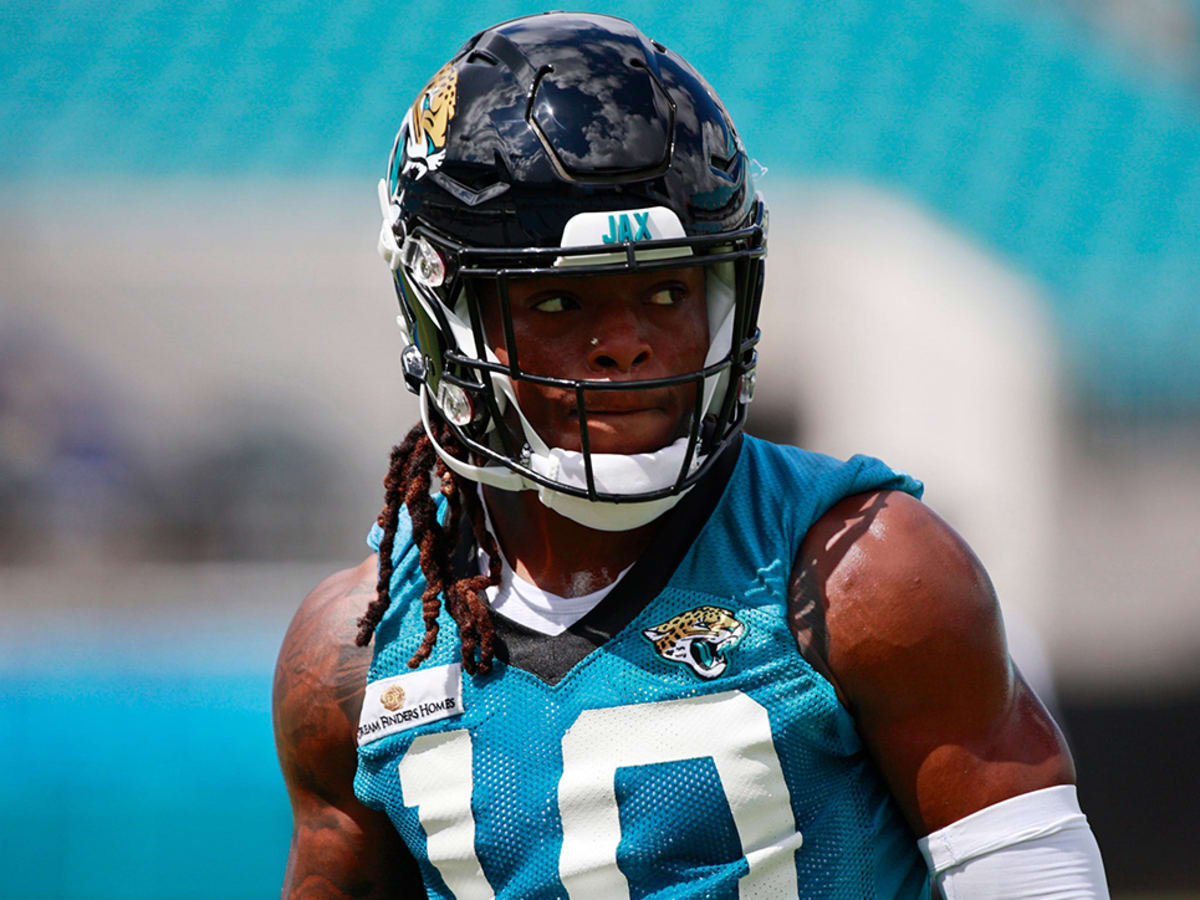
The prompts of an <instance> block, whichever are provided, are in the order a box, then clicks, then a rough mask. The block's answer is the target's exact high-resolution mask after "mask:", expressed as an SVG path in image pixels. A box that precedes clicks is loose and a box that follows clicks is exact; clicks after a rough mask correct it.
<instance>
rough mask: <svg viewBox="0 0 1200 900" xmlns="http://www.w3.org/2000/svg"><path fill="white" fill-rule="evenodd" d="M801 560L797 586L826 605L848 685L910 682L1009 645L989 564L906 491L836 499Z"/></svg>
mask: <svg viewBox="0 0 1200 900" xmlns="http://www.w3.org/2000/svg"><path fill="white" fill-rule="evenodd" d="M796 570H797V571H796V573H795V577H794V579H793V588H794V590H796V589H797V588H799V590H800V591H803V592H804V593H806V594H807V600H808V603H807V605H806V606H807V608H810V609H811V608H813V607H817V608H819V609H820V611H821V613H822V615H823V620H824V621H823V627H824V629H825V633H826V641H827V644H826V646H827V650H828V654H829V657H828V664H829V666H830V668H831V669H832V671H833V672H834V673H836V674H837V676H838V679H839V681H840V682H841V684H842V686H843V687H850V685H848V684H847V682H848V681H863V680H866V681H867V682H870V683H876V684H877V683H880V682H881V681H883V680H886V681H887V682H889V683H893V682H894V681H895V680H896V678H897V677H899V678H901V679H902V680H904V681H906V682H907V683H913V682H914V681H918V680H925V679H927V678H928V677H930V675H931V673H932V674H936V673H938V672H940V673H941V674H948V673H949V674H952V673H953V672H954V671H955V669H956V667H964V666H967V665H968V664H969V662H970V660H972V659H975V660H982V659H984V658H991V657H993V656H997V654H1000V653H1002V651H1003V646H1004V640H1003V630H1002V624H1001V620H1000V614H999V606H998V603H997V601H996V595H995V592H994V590H993V589H992V585H991V581H990V580H989V579H988V576H987V572H986V571H985V570H984V568H983V565H982V564H981V563H980V562H979V559H978V558H977V557H976V556H975V554H974V553H973V552H972V550H971V548H970V547H969V546H968V545H967V543H966V541H964V540H963V539H962V538H961V537H960V536H959V535H958V534H957V533H956V532H955V531H954V529H953V528H951V527H950V525H949V524H947V523H946V522H945V521H944V520H943V519H942V518H941V517H940V516H938V515H937V514H936V513H935V512H934V511H933V510H931V509H930V508H929V507H928V506H926V505H925V504H924V503H922V502H921V501H920V500H918V499H916V498H915V497H913V496H912V495H911V494H909V493H906V492H904V491H899V490H887V489H884V490H875V491H867V492H863V493H859V494H853V495H850V496H847V497H845V498H843V499H842V500H840V501H838V502H837V503H835V504H834V505H833V506H832V507H831V508H830V509H829V510H828V511H827V512H826V513H825V514H824V515H823V516H821V518H820V519H818V520H817V522H816V523H815V524H814V525H813V527H812V528H811V529H810V530H809V533H808V534H807V535H806V536H805V539H804V542H803V544H802V546H801V550H800V554H799V557H798V559H797V560H796ZM801 606H805V604H803V603H802V604H801ZM851 691H852V688H851Z"/></svg>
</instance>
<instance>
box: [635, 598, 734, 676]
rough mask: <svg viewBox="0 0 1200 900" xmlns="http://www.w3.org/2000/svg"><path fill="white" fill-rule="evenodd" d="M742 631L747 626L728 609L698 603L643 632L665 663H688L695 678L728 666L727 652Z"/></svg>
mask: <svg viewBox="0 0 1200 900" xmlns="http://www.w3.org/2000/svg"><path fill="white" fill-rule="evenodd" d="M745 633H746V626H745V625H744V624H742V623H741V622H739V621H738V620H737V619H736V618H734V615H733V613H732V612H730V611H729V610H727V609H722V608H721V607H719V606H697V607H696V608H695V609H689V610H688V611H687V612H684V613H680V614H679V615H677V616H674V617H672V618H670V619H668V620H667V621H665V622H663V623H662V624H661V625H655V626H654V627H653V628H647V629H645V630H644V631H643V632H642V635H643V636H644V637H645V638H646V640H648V641H649V642H650V643H651V644H652V645H653V646H654V649H655V650H656V651H658V655H659V656H661V657H662V658H663V659H665V660H666V661H667V662H673V663H679V664H680V665H682V666H687V667H688V668H689V669H691V670H692V672H693V673H694V674H695V675H696V676H697V677H698V678H703V679H705V680H710V679H713V678H716V677H717V676H718V675H720V674H721V673H722V672H724V671H725V669H726V668H727V667H728V665H729V660H728V659H726V655H727V654H728V653H729V651H731V650H732V649H733V648H734V647H736V646H737V644H738V641H740V640H741V639H742V635H744V634H745Z"/></svg>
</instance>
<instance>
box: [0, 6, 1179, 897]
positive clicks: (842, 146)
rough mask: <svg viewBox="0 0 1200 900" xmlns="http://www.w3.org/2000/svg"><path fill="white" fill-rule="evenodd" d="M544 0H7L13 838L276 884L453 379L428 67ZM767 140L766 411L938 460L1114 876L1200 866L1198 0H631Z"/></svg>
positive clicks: (98, 889)
mask: <svg viewBox="0 0 1200 900" xmlns="http://www.w3.org/2000/svg"><path fill="white" fill-rule="evenodd" d="M531 11H536V8H533V7H529V6H526V5H521V4H517V3H513V2H488V3H479V4H474V5H466V4H450V3H427V4H422V5H416V4H411V5H403V6H397V5H389V4H383V3H379V2H371V0H348V2H341V3H336V4H333V3H330V4H319V3H311V2H302V0H293V2H278V3H267V4H247V3H235V2H232V0H199V2H196V3H192V4H188V5H179V4H169V3H163V2H158V0H155V2H147V0H141V2H137V0H125V2H121V3H114V2H111V0H101V2H82V0H63V2H57V3H56V2H45V3H39V4H33V3H19V2H4V3H2V4H0V12H2V14H0V42H2V44H0V46H2V49H3V52H2V54H0V72H2V75H3V79H2V81H0V122H2V123H3V127H2V128H0V271H3V273H4V274H3V280H2V282H0V284H2V289H0V298H2V306H0V567H2V571H0V809H2V810H3V811H4V815H3V817H2V820H0V859H3V860H4V873H5V887H4V889H3V890H0V893H3V894H4V895H5V896H10V897H13V898H85V897H86V898H110V897H111V898H192V897H197V898H198V897H206V898H208V897H224V898H241V897H246V898H250V897H264V896H270V895H273V894H274V893H276V892H277V891H278V885H279V882H280V879H281V877H282V871H283V864H284V857H285V855H286V852H287V843H288V832H289V821H290V819H289V814H288V808H287V802H286V797H285V794H284V790H283V785H282V781H281V779H280V777H279V774H278V770H277V767H276V763H275V758H274V751H273V746H272V739H271V727H270V719H269V694H270V684H271V670H272V665H273V659H274V653H275V651H276V649H277V647H278V643H279V640H280V639H281V637H282V634H283V630H284V628H285V627H286V624H287V621H288V619H289V617H290V615H291V612H292V610H293V609H294V608H295V606H296V604H297V603H298V602H299V600H300V599H301V597H302V596H303V595H304V594H305V593H306V592H307V590H308V589H309V588H311V587H312V586H313V585H314V584H315V583H316V582H317V581H318V580H319V579H320V578H321V577H322V576H323V575H324V574H327V573H328V572H329V571H332V570H333V569H335V568H340V567H344V566H346V565H348V564H351V563H354V562H356V561H357V560H358V559H360V558H361V557H362V555H363V554H364V553H365V545H364V543H363V536H364V534H365V531H366V528H367V526H368V525H369V524H370V521H371V520H372V518H373V516H374V515H375V512H376V510H377V508H378V502H379V487H378V484H379V479H380V478H381V476H382V473H383V470H384V468H385V458H386V453H387V449H388V447H389V446H390V443H391V442H393V441H395V440H396V439H397V438H398V436H399V435H400V434H402V431H403V429H405V428H406V427H407V426H408V424H409V423H410V422H411V421H413V420H414V408H413V405H412V404H411V402H410V400H409V396H408V395H407V394H405V393H404V392H403V389H402V386H401V381H400V378H399V376H398V372H397V355H398V342H397V340H396V334H395V333H394V329H393V328H392V327H391V322H392V319H393V316H394V307H393V302H394V301H393V299H392V296H391V291H390V288H389V286H388V283H387V279H386V276H385V273H384V270H383V268H382V266H381V264H380V263H379V261H378V259H377V258H376V256H375V251H374V243H375V237H376V233H377V229H378V224H377V222H378V219H377V216H378V211H377V206H376V199H375V181H376V180H377V178H378V177H379V175H380V174H381V171H382V169H383V166H384V162H385V159H386V154H387V150H388V148H389V146H390V141H391V139H392V136H393V134H394V131H395V129H396V127H397V124H398V122H399V119H400V117H401V115H402V112H403V110H404V108H405V107H406V105H407V104H408V103H410V102H411V100H412V97H413V96H415V93H416V91H417V90H418V89H419V88H420V87H421V86H422V85H423V84H424V82H425V81H426V80H427V78H428V77H429V76H430V75H431V74H432V73H433V72H434V71H435V70H436V69H437V68H438V66H439V65H440V64H441V63H442V62H443V61H444V60H445V59H447V58H448V57H449V56H450V55H451V54H452V53H453V51H454V50H455V49H456V48H457V47H458V46H459V44H460V43H461V42H462V41H463V40H464V39H465V38H466V37H467V36H468V35H469V34H471V33H473V32H474V31H475V30H478V29H479V28H482V27H485V26H486V25H489V24H491V23H493V22H494V21H497V20H500V19H503V18H507V17H511V16H515V15H519V14H523V13H526V12H531ZM603 11H605V12H611V13H615V14H619V15H625V16H627V17H628V18H631V19H632V20H634V21H635V22H637V23H638V24H639V25H640V26H641V27H642V28H643V30H645V31H646V32H647V33H648V34H650V35H651V36H652V37H655V38H657V39H659V40H661V41H663V42H665V43H666V44H668V45H669V46H671V47H672V48H673V49H676V50H678V51H680V52H681V53H683V54H684V55H685V56H686V57H687V58H688V59H689V60H691V61H692V62H693V63H694V64H695V65H696V66H697V67H698V68H699V69H700V70H701V71H703V72H704V73H705V74H706V76H707V77H708V79H709V81H710V82H711V83H712V84H713V85H714V87H715V88H716V90H717V91H718V92H719V93H720V94H721V96H722V97H723V98H724V100H725V102H726V104H727V105H728V107H729V108H730V110H731V113H732V115H733V117H734V119H735V121H736V122H737V123H738V125H739V128H740V130H741V132H742V135H743V137H744V139H745V141H746V143H747V145H748V147H749V148H750V150H751V153H752V155H753V156H755V157H757V159H758V161H759V162H760V163H761V164H762V166H764V167H766V168H767V169H768V170H769V171H768V174H766V175H765V176H764V177H763V178H762V179H761V182H760V187H761V189H762V190H763V191H764V193H765V194H766V195H767V198H768V200H769V202H770V203H771V205H772V236H771V245H772V262H771V266H770V267H769V271H770V275H769V278H768V296H767V299H766V301H765V305H764V317H763V318H764V322H763V326H764V331H765V338H764V341H763V347H762V377H761V378H760V380H759V385H760V387H759V398H758V400H757V401H756V410H755V413H754V416H753V418H752V425H751V430H752V431H754V432H756V433H759V434H763V435H766V436H770V437H774V438H778V439H785V440H792V441H796V442H802V443H804V444H805V445H807V446H810V447H812V448H814V449H819V450H825V451H828V452H833V453H837V454H839V455H845V454H848V453H850V452H854V451H857V450H867V451H870V452H873V453H876V454H878V455H881V456H883V457H885V458H886V459H888V460H889V461H891V462H892V463H893V464H895V465H898V466H900V467H902V468H906V469H909V470H910V471H913V472H914V473H916V474H918V475H920V476H922V477H923V478H925V479H926V481H927V483H928V485H929V489H928V494H927V500H928V501H929V502H930V503H931V504H932V505H933V506H934V507H935V508H937V509H938V510H939V511H941V512H942V513H943V514H944V515H945V516H946V517H947V518H949V519H950V520H951V522H953V523H954V524H955V525H956V527H958V528H959V530H960V531H961V532H962V533H963V534H964V535H965V536H966V537H967V539H968V540H969V541H970V542H971V543H972V545H973V546H974V547H975V548H976V550H977V551H978V552H979V555H980V556H981V557H982V559H983V560H984V562H985V563H986V564H987V565H988V567H989V569H990V570H991V571H992V573H993V576H994V580H995V581H996V584H997V587H998V589H999V591H1000V595H1001V598H1002V602H1003V604H1004V608H1005V614H1006V618H1007V619H1008V622H1009V628H1010V633H1011V639H1012V645H1013V652H1014V654H1015V656H1016V657H1017V659H1018V662H1019V663H1020V664H1021V667H1022V669H1023V670H1024V671H1025V672H1026V673H1027V675H1028V677H1029V678H1030V679H1031V680H1033V681H1035V682H1036V683H1037V684H1039V685H1040V686H1041V687H1042V689H1043V690H1044V691H1045V692H1046V693H1047V695H1048V696H1049V697H1051V698H1052V702H1053V704H1054V705H1055V707H1056V709H1057V711H1058V713H1059V715H1060V718H1061V720H1062V721H1063V723H1064V725H1065V728H1066V730H1067V732H1068V735H1069V737H1070V739H1071V742H1072V745H1073V747H1074V750H1075V753H1076V758H1077V761H1078V765H1079V770H1080V777H1081V780H1082V787H1081V796H1082V798H1083V802H1084V807H1085V810H1086V811H1087V812H1088V813H1089V816H1090V818H1091V820H1092V822H1093V825H1094V827H1095V831H1096V834H1097V836H1098V839H1099V841H1100V844H1101V846H1102V848H1103V850H1104V853H1105V858H1106V863H1107V867H1108V872H1109V877H1110V881H1111V883H1112V887H1113V892H1114V896H1116V897H1124V898H1132V897H1172V898H1181V897H1186V896H1200V855H1198V854H1197V853H1196V848H1197V841H1196V837H1195V835H1196V828H1195V825H1194V821H1193V819H1194V809H1195V802H1196V800H1197V799H1200V775H1198V774H1197V753H1198V751H1200V602H1198V601H1200V559H1198V556H1200V554H1198V553H1197V548H1198V547H1200V543H1198V540H1197V534H1200V302H1198V299H1200V298H1198V289H1197V284H1198V283H1200V0H1009V2H999V0H908V2H905V3H898V2H893V0H836V2H830V3H807V2H806V3H795V2H777V0H767V2H760V3H756V4H753V5H751V6H746V5H744V4H728V3H719V2H715V0H696V2H693V3H691V4H688V5H686V6H685V7H675V6H668V5H660V4H656V3H651V2H613V3H609V4H606V5H605V7H604V9H603Z"/></svg>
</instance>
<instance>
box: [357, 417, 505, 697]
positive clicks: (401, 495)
mask: <svg viewBox="0 0 1200 900" xmlns="http://www.w3.org/2000/svg"><path fill="white" fill-rule="evenodd" d="M430 425H431V426H432V428H433V431H434V434H435V436H436V437H437V440H438V443H439V444H441V445H442V446H443V447H445V448H446V449H447V450H448V451H449V452H451V453H453V454H454V455H455V456H457V457H459V458H460V459H461V458H464V457H465V456H466V449H465V448H464V447H463V446H462V445H461V444H460V443H459V441H458V439H457V438H456V437H455V435H454V432H453V430H452V429H451V428H450V427H449V426H448V425H446V423H445V422H443V421H442V420H441V419H440V418H437V417H436V416H435V417H433V418H432V419H431V421H430ZM434 473H436V474H437V477H438V480H439V481H440V482H441V493H442V495H443V496H444V497H445V498H446V502H447V506H448V508H447V510H446V521H445V523H441V522H438V518H437V505H436V504H435V503H434V499H433V497H432V495H431V493H430V485H431V479H432V476H433V474H434ZM464 480H465V479H460V478H459V477H458V476H457V475H455V474H454V472H453V471H452V470H451V469H450V468H449V467H448V466H447V465H446V464H445V462H443V461H442V459H441V457H439V456H438V455H437V451H435V450H434V447H433V441H431V440H430V439H429V435H428V434H426V432H425V428H424V426H423V425H422V424H421V423H420V422H418V423H417V424H416V425H415V426H414V427H413V428H412V430H411V431H409V432H408V434H407V435H406V436H405V438H404V440H403V441H402V442H401V443H400V444H397V445H396V446H395V447H393V448H392V454H391V463H390V465H389V466H388V471H387V475H386V476H385V477H384V479H383V486H384V501H383V509H382V510H381V511H380V513H379V519H378V522H379V527H380V528H382V529H383V539H382V540H381V541H380V542H379V581H378V582H377V584H376V586H375V599H374V600H372V601H371V603H370V605H369V606H368V607H367V610H366V612H365V613H364V614H363V616H362V618H360V619H359V620H358V637H357V638H356V639H355V642H356V643H357V644H358V645H359V646H360V647H365V646H366V645H367V644H368V643H370V641H371V636H372V635H373V634H374V633H375V628H376V626H377V625H378V624H379V622H380V620H381V619H382V618H383V614H384V613H385V612H387V609H388V606H389V605H390V604H391V582H392V572H393V570H394V568H395V565H394V563H393V562H392V551H393V548H394V547H395V543H396V526H397V519H398V515H399V512H400V505H401V504H402V503H403V504H405V505H406V506H407V507H408V514H409V517H410V519H411V520H412V535H413V542H414V543H415V544H416V545H417V546H418V548H420V562H421V572H422V574H424V576H425V590H424V592H423V593H422V594H421V609H422V614H423V617H424V619H425V637H424V639H423V640H422V641H421V646H419V647H418V648H417V651H416V652H415V653H414V654H413V656H412V658H411V659H410V660H409V661H408V665H409V668H413V669H415V668H416V667H417V666H419V665H420V664H421V663H422V662H423V661H424V660H426V659H428V658H429V655H430V653H432V652H433V646H434V643H435V642H436V641H437V636H438V622H437V619H438V613H439V612H441V608H442V603H443V602H444V603H445V605H446V611H447V612H449V613H450V616H451V618H453V619H454V621H455V623H457V625H458V636H459V645H460V647H461V649H462V662H463V668H464V669H466V670H467V671H468V672H470V673H471V674H475V673H476V672H487V671H488V670H489V669H490V668H491V665H492V660H493V658H494V639H495V634H494V631H493V628H492V614H491V610H489V609H488V607H487V604H486V603H484V601H483V592H484V590H485V589H486V588H488V587H490V586H492V585H497V584H499V583H500V553H499V551H498V550H497V548H496V540H495V538H493V537H492V535H491V533H490V532H489V531H488V530H487V527H486V526H485V524H484V517H483V510H482V509H481V507H480V503H479V497H478V495H477V494H476V492H475V490H474V484H473V483H471V482H469V481H468V482H466V484H464V483H463V481H464ZM464 519H465V520H466V522H467V523H468V525H469V527H471V528H472V530H473V532H474V535H475V540H476V541H477V542H478V545H479V546H480V547H482V548H483V550H484V551H485V552H486V553H487V555H488V560H489V566H488V571H487V573H486V574H477V575H464V576H463V577H460V578H457V579H456V578H455V577H454V572H453V568H454V566H453V562H452V557H453V553H454V548H455V546H457V544H458V538H459V531H460V528H461V527H462V524H463V521H464ZM443 598H444V599H443Z"/></svg>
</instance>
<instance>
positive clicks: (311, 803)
mask: <svg viewBox="0 0 1200 900" xmlns="http://www.w3.org/2000/svg"><path fill="white" fill-rule="evenodd" d="M375 575H376V572H375V557H373V556H372V557H368V558H367V559H366V560H364V562H363V563H362V564H361V565H360V566H358V567H357V568H355V569H347V570H345V571H343V572H338V573H337V574H336V575H333V576H331V577H330V578H327V579H326V580H325V581H324V582H322V583H321V584H320V585H319V586H318V587H317V588H316V589H315V590H314V591H313V592H312V593H311V594H309V595H308V597H307V598H305V600H304V603H303V604H301V606H300V609H299V611H298V612H297V613H296V616H295V618H294V619H293V620H292V624H291V626H290V627H289V628H288V631H287V635H286V636H285V637H284V639H283V647H282V649H281V650H280V651H279V661H278V663H277V664H276V667H275V688H274V698H273V707H274V712H273V718H274V725H275V746H276V750H277V752H278V754H279V764H280V767H281V768H282V769H283V777H284V781H285V782H286V783H287V788H288V796H289V797H290V798H291V803H292V821H293V826H292V845H291V852H290V854H289V856H288V865H287V874H286V876H285V878H284V884H283V897H284V898H285V900H289V898H297V900H298V898H322V900H326V898H328V900H333V898H348V897H355V898H380V900H382V898H388V900H398V898H424V897H425V892H424V889H423V888H422V887H421V879H420V874H419V872H418V869H417V866H416V863H415V862H414V861H413V859H412V857H411V855H410V854H409V853H408V850H407V848H405V846H404V845H403V843H402V842H401V840H400V837H399V835H398V834H397V833H396V830H395V829H394V828H393V827H392V824H391V822H390V821H389V820H388V818H387V816H386V815H384V814H383V813H380V812H376V811H374V810H371V809H368V808H367V807H365V806H363V805H362V804H361V803H359V802H358V800H357V799H356V798H355V797H354V790H353V782H354V771H355V768H356V765H357V758H356V754H355V730H356V728H357V726H358V716H359V712H360V710H361V708H362V699H363V688H364V686H365V684H366V673H367V664H368V663H369V662H370V659H371V649H370V648H369V647H357V646H355V644H354V635H355V631H356V626H355V621H356V620H357V619H358V617H359V616H361V615H362V612H363V610H365V609H366V606H367V604H368V603H369V602H370V600H371V597H372V596H373V595H374V583H375Z"/></svg>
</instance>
